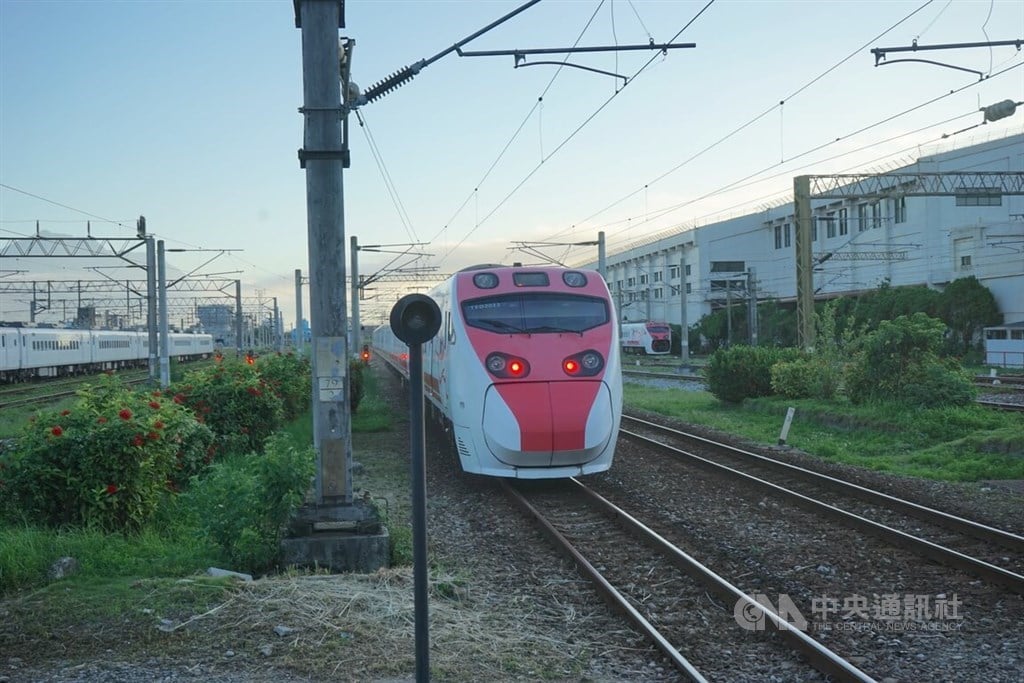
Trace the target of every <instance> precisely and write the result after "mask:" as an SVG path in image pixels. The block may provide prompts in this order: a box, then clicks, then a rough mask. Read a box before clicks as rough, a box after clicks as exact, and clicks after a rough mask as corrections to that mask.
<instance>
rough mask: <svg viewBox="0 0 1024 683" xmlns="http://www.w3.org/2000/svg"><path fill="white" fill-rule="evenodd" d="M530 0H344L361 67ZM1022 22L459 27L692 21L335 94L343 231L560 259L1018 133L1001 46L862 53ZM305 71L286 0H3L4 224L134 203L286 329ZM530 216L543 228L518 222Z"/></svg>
mask: <svg viewBox="0 0 1024 683" xmlns="http://www.w3.org/2000/svg"><path fill="white" fill-rule="evenodd" d="M523 4H525V2H519V1H512V2H507V1H505V0H476V1H474V0H348V1H347V2H346V3H345V20H346V27H345V28H344V29H340V30H339V35H341V36H345V37H347V38H349V39H351V40H354V41H355V44H354V47H353V51H352V79H353V81H354V82H355V83H356V84H357V85H358V86H360V87H361V88H362V89H366V88H369V87H370V86H371V85H373V84H374V83H376V82H379V81H380V80H382V79H384V78H386V77H387V76H389V75H391V74H392V73H394V72H395V71H397V70H399V69H401V68H403V67H405V66H407V65H410V64H413V63H415V62H417V61H418V60H420V59H429V58H431V57H433V56H434V55H437V54H438V53H440V52H442V51H444V50H446V49H447V48H449V47H450V46H452V45H454V44H455V43H457V42H459V41H461V40H463V39H464V38H466V37H467V36H469V35H471V34H473V33H475V32H476V31H479V30H480V29H482V28H484V27H485V26H487V25H488V24H490V23H492V22H494V21H496V20H498V19H499V18H501V17H503V16H505V15H507V14H509V13H510V12H512V11H513V10H515V9H516V8H519V7H521V6H522V5H523ZM1021 38H1024V2H1020V0H932V1H930V2H929V1H928V0H913V1H903V0H856V1H853V2H847V1H845V0H816V1H810V0H806V1H799V2H798V1H782V0H742V1H741V0H713V1H712V2H710V4H709V3H708V2H707V0H703V1H701V2H691V1H689V0H614V1H611V0H604V1H603V2H602V1H601V0H542V1H541V2H540V3H538V4H536V5H533V6H531V7H529V8H528V9H526V10H525V11H523V12H521V13H520V14H518V15H516V16H515V17H513V18H511V19H509V20H508V21H506V22H504V23H502V24H500V25H499V26H497V27H495V28H493V29H492V30H490V31H488V32H486V33H485V34H483V35H482V36H480V37H478V38H476V39H475V40H473V41H472V42H470V43H468V44H466V45H464V46H463V49H464V50H477V51H483V50H512V49H531V48H565V47H571V46H573V45H579V46H616V45H619V46H626V45H648V44H650V43H651V42H652V41H653V42H654V43H656V44H663V43H670V42H675V43H695V44H696V47H693V48H685V49H672V50H668V51H667V52H665V53H662V52H660V51H651V50H640V51H619V52H602V53H583V54H575V55H571V56H570V57H569V58H568V61H569V62H571V63H572V64H575V65H577V66H581V67H586V69H584V68H571V67H560V66H559V65H558V64H557V63H558V62H562V61H565V60H566V55H564V54H548V55H530V56H529V57H527V58H526V60H525V62H526V65H520V66H519V68H516V61H515V59H514V58H513V57H512V56H511V55H505V56H494V57H470V56H459V55H458V54H456V53H455V52H452V53H450V54H448V55H446V56H444V57H441V58H440V59H438V60H436V61H434V62H432V63H431V64H429V65H428V66H426V67H425V68H424V69H423V70H422V71H421V72H420V73H419V74H418V75H417V76H416V78H414V79H413V80H411V81H409V82H407V83H405V84H404V85H402V87H400V88H398V89H396V90H394V91H393V92H391V93H389V94H387V95H386V96H384V97H382V98H380V99H377V100H375V101H374V102H371V103H369V104H367V105H365V106H363V107H361V108H360V109H359V110H358V111H357V114H358V117H357V115H356V113H353V114H350V116H349V132H350V141H349V142H350V148H351V166H350V168H348V169H346V170H345V172H344V203H345V217H344V218H345V244H346V247H347V246H348V244H349V239H350V237H352V236H355V237H356V238H357V240H358V242H359V244H361V245H373V244H384V245H413V244H415V245H416V246H401V247H393V248H392V247H388V248H387V249H388V252H386V253H381V252H374V251H370V250H366V251H363V250H360V252H359V272H360V273H361V274H363V275H373V276H382V275H384V274H385V273H388V272H390V271H393V270H395V269H399V270H411V269H416V270H418V271H419V272H428V273H450V272H454V271H455V270H458V269H459V268H462V267H465V266H467V265H471V264H475V263H512V262H515V261H519V262H523V263H537V262H540V260H541V258H544V259H553V260H556V261H559V262H562V263H565V264H567V265H578V264H580V263H583V262H586V261H588V260H589V261H593V260H595V259H596V247H594V246H592V245H587V244H574V243H578V242H592V241H594V240H596V239H597V235H598V232H599V231H603V232H605V236H606V242H607V249H608V253H609V254H613V253H615V252H616V251H621V250H623V249H624V248H626V246H627V245H629V244H630V243H632V242H634V241H636V240H641V239H644V238H645V237H650V236H652V235H656V234H661V233H664V232H666V231H672V230H680V229H683V228H686V227H691V226H696V225H702V224H707V223H710V222H714V221H716V220H721V219H723V218H726V217H731V216H735V215H741V214H744V213H753V212H756V211H757V210H758V209H759V208H763V207H764V206H765V205H766V204H774V203H780V202H783V201H786V200H787V199H789V198H790V197H791V193H792V178H793V176H794V175H798V174H802V173H815V174H823V173H843V172H846V173H851V172H869V171H870V172H878V171H883V170H887V169H891V168H895V167H897V166H899V165H902V164H905V163H909V162H911V161H913V160H914V159H915V158H916V157H917V156H919V155H920V154H927V153H933V152H936V151H943V150H947V149H950V148H955V147H961V146H966V145H970V144H973V143H977V142H980V141H983V140H988V139H991V138H998V137H1003V136H1006V135H1009V134H1016V133H1020V132H1024V108H1019V109H1018V110H1017V112H1016V114H1015V115H1014V116H1012V117H1009V118H1006V119H1003V120H1000V121H996V122H992V123H989V124H987V125H983V126H982V125H979V124H981V122H982V121H983V115H982V114H981V112H980V111H979V109H980V108H981V107H984V106H987V105H990V104H994V103H996V102H999V101H1002V100H1006V99H1010V100H1013V101H1016V102H1021V101H1024V53H1022V52H1021V50H1019V49H1017V48H1015V47H1014V46H997V47H992V48H987V47H983V48H973V49H956V50H953V49H945V50H937V51H928V52H924V51H918V52H916V53H914V52H889V53H887V55H886V58H885V61H884V62H883V63H882V65H880V66H876V58H875V56H874V55H873V54H872V52H871V50H872V48H882V47H890V48H891V47H900V46H910V45H912V44H913V43H914V42H915V41H916V42H917V44H918V45H919V46H922V47H923V46H928V45H944V44H950V43H968V42H990V41H1008V40H1019V39H1021ZM900 59H927V60H930V61H933V62H940V63H942V64H944V65H946V66H942V65H938V64H928V63H922V62H898V61H897V60H900ZM533 62H556V64H533ZM953 67H955V68H953ZM964 69H967V70H970V71H965V70H964ZM598 71H601V72H606V73H598ZM616 74H617V75H616ZM302 97H303V94H302V55H301V31H300V30H299V29H297V28H295V21H294V11H293V6H292V3H291V2H288V1H287V0H261V1H256V0H234V1H226V0H221V1H217V0H210V1H205V2H199V1H189V0H181V1H175V2H171V1H167V0H135V1H120V2H113V1H109V0H78V1H74V2H70V1H61V0H0V245H3V240H4V239H14V238H19V237H29V236H32V235H34V234H36V230H37V221H38V230H39V234H40V235H42V236H48V237H72V238H73V237H84V236H85V235H86V230H87V228H86V223H87V221H88V222H89V230H90V231H91V234H92V235H93V236H100V237H131V236H133V235H134V234H135V221H136V218H137V217H138V216H140V215H144V216H145V217H146V222H147V229H148V232H149V233H150V234H155V235H157V236H158V238H159V239H162V240H164V241H165V243H166V246H167V248H168V249H183V250H190V251H177V252H173V253H168V255H167V262H168V269H169V272H170V274H171V275H172V276H178V275H184V274H186V273H191V272H193V271H195V274H197V275H208V276H210V277H212V278H221V279H236V278H237V279H240V280H241V281H242V288H243V297H245V298H246V308H247V309H248V308H250V307H252V306H256V304H255V303H253V302H255V301H256V300H257V299H258V300H260V301H263V302H264V303H265V304H267V305H269V302H270V299H271V297H277V299H278V305H279V307H280V308H281V310H282V314H283V318H284V320H285V328H286V329H287V328H290V327H291V326H292V325H293V324H294V320H295V317H296V316H295V275H294V272H295V269H301V270H302V271H303V273H304V274H308V269H309V257H308V251H307V240H306V234H307V223H306V194H305V193H306V190H305V174H304V171H303V170H302V169H300V167H299V163H298V158H297V150H298V149H299V148H300V147H301V146H302V137H303V119H302V116H301V114H300V113H299V111H298V108H299V107H300V106H301V105H302ZM965 129H966V130H965ZM943 136H945V137H943ZM538 242H554V243H558V244H557V245H547V246H533V249H534V251H533V253H528V252H524V251H522V249H519V248H518V247H522V246H532V245H536V243H538ZM200 249H202V250H204V251H198V250H200ZM207 250H214V251H207ZM220 250H225V251H224V253H223V254H222V253H220ZM228 250H233V251H228ZM403 250H408V251H409V252H410V253H409V254H407V255H406V256H399V255H398V254H393V253H389V252H390V251H403ZM538 253H539V254H540V256H538ZM211 259H212V260H211ZM346 259H348V256H346ZM207 262H208V263H207ZM118 264H119V262H118V261H117V260H116V259H83V258H45V259H44V258H16V257H13V256H10V255H9V256H6V257H3V258H0V283H4V284H6V283H10V282H22V281H28V280H42V279H53V280H79V279H86V280H89V279H97V278H101V277H104V275H100V272H102V273H105V277H109V278H114V279H124V278H126V277H129V275H127V274H126V273H131V272H139V271H133V270H128V271H126V270H125V269H124V268H122V267H120V266H119V265H118ZM121 265H124V264H123V263H121ZM347 267H348V262H346V268H347ZM132 277H139V276H132ZM392 277H393V276H389V277H382V278H381V279H380V280H379V281H378V282H377V283H375V286H374V287H373V288H372V289H368V291H367V292H366V293H365V296H366V297H367V298H366V299H364V301H363V302H362V304H361V306H360V308H361V312H362V314H363V321H364V322H383V320H384V316H386V315H387V312H388V311H389V310H390V307H391V305H393V303H394V301H395V300H396V299H397V298H398V297H399V296H401V295H402V294H404V293H407V292H409V291H414V290H415V289H417V288H418V287H422V286H424V285H422V284H420V285H418V284H415V283H410V282H398V281H389V279H390V278H392ZM231 293H232V294H233V288H232V289H231ZM189 296H193V297H194V296H195V295H189ZM27 298H28V297H27V295H20V294H17V293H11V292H7V293H3V292H2V290H0V320H7V321H16V320H27V319H28V303H27ZM223 300H224V301H226V299H223ZM303 300H304V302H305V306H306V307H307V311H308V301H309V291H308V287H307V288H305V290H304V292H303ZM217 301H219V300H217V299H212V298H210V299H206V300H204V301H203V302H205V303H215V302H217ZM266 310H267V309H266V308H264V309H263V312H264V313H265V312H266ZM65 313H66V309H61V308H60V307H59V306H54V307H53V308H51V310H50V311H47V312H45V313H42V314H40V316H39V318H38V320H40V321H50V322H57V321H58V320H60V319H62V318H63V317H64V314H65ZM307 316H308V313H307ZM172 318H173V315H172Z"/></svg>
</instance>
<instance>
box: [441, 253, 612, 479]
mask: <svg viewBox="0 0 1024 683" xmlns="http://www.w3.org/2000/svg"><path fill="white" fill-rule="evenodd" d="M450 312H451V325H450V327H449V334H450V341H452V342H454V343H451V344H449V345H448V348H447V353H448V354H449V358H448V363H447V364H446V367H447V370H448V372H449V373H450V375H451V376H449V377H447V378H445V379H446V380H447V384H448V387H447V389H448V392H449V396H448V399H449V401H448V407H449V414H450V417H451V420H452V424H453V427H454V432H455V444H456V448H457V450H458V453H459V460H460V462H461V464H462V468H463V469H464V470H465V471H467V472H472V473H476V474H483V475H488V476H501V477H516V478H521V479H551V478H564V477H570V476H577V475H584V474H592V473H596V472H602V471H605V470H607V469H608V468H609V467H610V466H611V463H612V458H613V455H614V451H615V442H616V438H617V434H618V428H619V421H620V419H621V410H622V383H621V369H620V358H619V340H618V330H617V326H616V324H615V314H614V309H613V306H612V303H611V299H610V296H609V294H608V288H607V286H606V285H605V283H604V280H603V279H602V278H601V276H600V275H599V274H598V273H596V272H593V271H586V270H565V269H563V268H488V269H483V270H478V271H469V272H463V273H459V274H458V275H456V276H455V283H454V291H453V305H452V306H451V307H450Z"/></svg>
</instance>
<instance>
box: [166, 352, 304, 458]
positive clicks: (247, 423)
mask: <svg viewBox="0 0 1024 683" xmlns="http://www.w3.org/2000/svg"><path fill="white" fill-rule="evenodd" d="M170 393H171V396H172V398H171V400H172V401H173V402H175V403H179V404H181V405H185V406H188V407H189V408H191V409H192V411H193V412H194V413H195V414H196V419H197V420H198V421H199V422H201V423H204V424H206V425H207V426H208V427H209V428H210V429H212V430H213V433H214V434H215V435H216V445H217V448H218V450H221V451H222V452H225V453H248V452H257V453H258V452H261V451H262V450H263V442H264V441H265V440H266V438H267V437H268V436H270V435H271V434H273V433H274V432H275V431H276V430H277V429H278V428H279V427H280V426H281V420H282V417H283V414H284V408H283V406H282V402H281V399H280V398H278V396H277V394H275V393H274V391H273V390H272V389H271V388H270V387H269V386H267V383H266V382H265V381H264V380H263V379H262V378H261V377H260V375H259V372H258V370H257V369H256V366H254V365H248V364H246V363H243V362H239V361H229V360H225V361H224V362H222V363H218V364H217V365H216V366H215V367H214V368H212V369H205V370H193V371H192V372H189V373H187V374H186V375H185V379H184V381H183V382H182V383H181V384H178V385H173V386H172V387H171V389H170Z"/></svg>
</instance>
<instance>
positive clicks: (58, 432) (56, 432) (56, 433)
mask: <svg viewBox="0 0 1024 683" xmlns="http://www.w3.org/2000/svg"><path fill="white" fill-rule="evenodd" d="M50 433H51V434H53V435H54V436H60V435H61V434H63V433H64V430H63V429H61V428H60V425H57V426H55V427H54V428H53V429H51V430H50Z"/></svg>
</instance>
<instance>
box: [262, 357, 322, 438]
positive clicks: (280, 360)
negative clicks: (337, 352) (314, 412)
mask: <svg viewBox="0 0 1024 683" xmlns="http://www.w3.org/2000/svg"><path fill="white" fill-rule="evenodd" d="M256 371H257V372H258V373H259V375H260V377H261V378H262V379H263V381H264V382H265V383H266V385H267V386H268V387H270V389H271V390H272V391H273V392H274V393H275V394H277V397H278V398H280V399H281V405H282V408H283V410H284V420H285V421H291V420H294V419H295V418H296V417H298V416H299V415H301V414H302V413H303V412H305V411H306V410H307V409H308V408H309V404H310V401H311V397H312V379H311V377H310V367H309V359H308V358H307V357H305V356H296V355H295V354H294V353H284V354H282V353H280V352H278V353H276V354H273V355H269V356H260V358H259V359H258V360H257V361H256Z"/></svg>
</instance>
